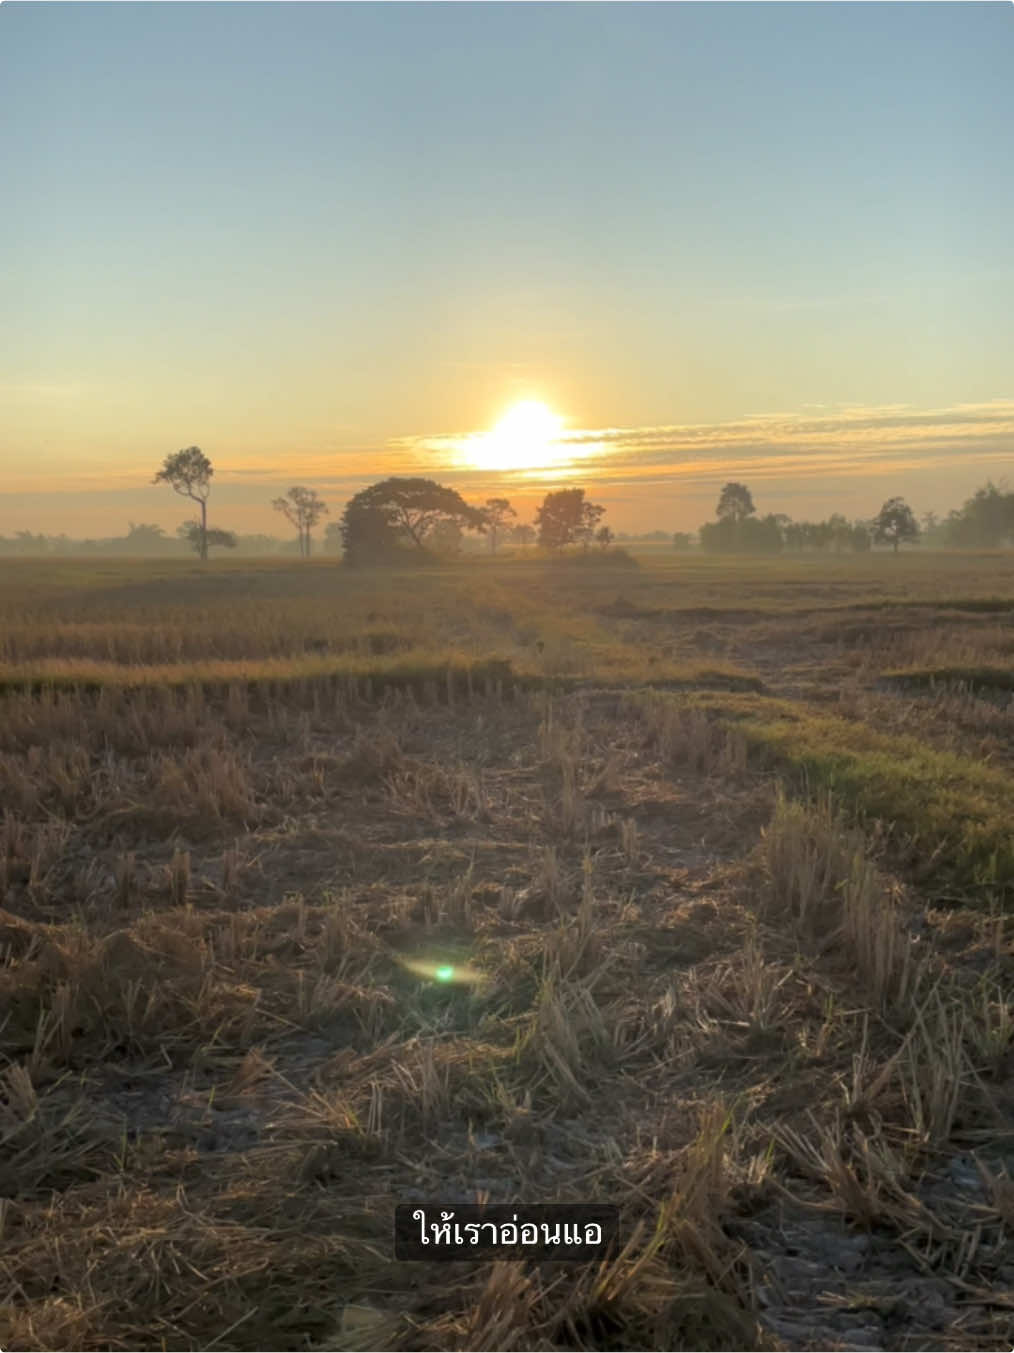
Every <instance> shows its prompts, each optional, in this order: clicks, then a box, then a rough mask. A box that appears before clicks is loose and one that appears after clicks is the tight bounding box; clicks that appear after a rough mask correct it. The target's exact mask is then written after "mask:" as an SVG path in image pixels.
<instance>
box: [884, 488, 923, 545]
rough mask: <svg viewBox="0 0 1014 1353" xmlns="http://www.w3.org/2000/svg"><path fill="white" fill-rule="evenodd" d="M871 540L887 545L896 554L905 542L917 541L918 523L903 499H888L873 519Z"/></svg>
mask: <svg viewBox="0 0 1014 1353" xmlns="http://www.w3.org/2000/svg"><path fill="white" fill-rule="evenodd" d="M873 538H874V540H876V541H877V542H878V543H879V544H888V545H892V546H893V547H894V553H895V554H897V553H898V546H899V545H901V544H903V543H904V542H905V541H910V540H912V541H914V540H918V539H919V523H918V522H917V521H916V519H915V513H914V512H913V511H912V509H911V508H910V507H909V505H908V503H906V502H905V500H904V498H888V500H887V502H886V503H885V504H884V505H883V507H882V508H881V509H880V511H879V512H878V513H877V515H876V516H875V517H874V518H873Z"/></svg>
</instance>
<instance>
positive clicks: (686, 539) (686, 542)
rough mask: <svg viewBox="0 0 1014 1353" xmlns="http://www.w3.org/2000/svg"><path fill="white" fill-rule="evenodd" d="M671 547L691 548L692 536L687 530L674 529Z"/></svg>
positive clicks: (683, 549)
mask: <svg viewBox="0 0 1014 1353" xmlns="http://www.w3.org/2000/svg"><path fill="white" fill-rule="evenodd" d="M672 543H673V549H676V550H680V551H685V550H690V549H693V545H694V538H693V536H692V535H691V533H690V532H689V531H674V532H673V537H672Z"/></svg>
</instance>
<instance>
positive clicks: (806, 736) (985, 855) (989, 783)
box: [635, 694, 1014, 906]
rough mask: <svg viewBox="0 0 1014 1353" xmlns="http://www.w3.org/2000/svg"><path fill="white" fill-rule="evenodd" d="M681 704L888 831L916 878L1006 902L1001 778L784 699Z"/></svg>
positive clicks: (1011, 890) (1009, 874)
mask: <svg viewBox="0 0 1014 1353" xmlns="http://www.w3.org/2000/svg"><path fill="white" fill-rule="evenodd" d="M635 698H636V697H635ZM655 698H656V699H657V698H664V697H659V696H656V697H655ZM686 700H687V702H688V703H689V704H691V705H696V706H697V707H698V708H702V709H704V710H705V711H707V712H708V713H709V715H710V716H711V717H713V718H714V719H716V720H718V721H719V722H721V723H723V724H725V725H726V726H728V727H730V728H736V729H738V730H739V731H740V732H741V733H742V734H743V736H744V737H745V739H746V741H747V746H748V748H749V750H750V753H751V758H752V759H753V760H755V762H759V763H760V764H762V765H766V766H770V767H772V768H777V769H780V770H782V771H785V772H788V774H789V775H790V777H791V778H793V779H795V780H796V781H797V783H799V784H800V785H804V786H806V787H808V788H809V789H810V790H816V789H827V790H830V792H831V793H832V794H833V795H834V796H835V797H836V798H837V799H838V801H839V802H841V803H842V804H843V806H846V807H848V808H849V809H850V810H851V811H852V812H853V813H854V814H855V815H856V816H857V817H858V818H859V819H860V820H861V821H866V822H869V821H870V820H880V821H882V822H884V823H886V824H889V825H890V826H891V827H892V828H893V831H892V836H893V839H894V840H895V842H896V843H904V844H905V846H906V853H908V854H909V855H910V857H911V859H912V860H913V861H915V862H916V863H917V872H922V873H924V874H925V875H926V876H927V877H928V878H931V879H933V880H934V881H936V880H939V881H941V882H944V881H946V882H947V884H948V885H949V886H952V887H953V886H958V887H961V888H969V889H975V890H978V893H979V894H983V893H984V894H985V895H986V896H987V897H993V898H995V899H998V900H999V901H1000V902H1001V903H1002V904H1003V905H1005V906H1009V905H1011V904H1012V903H1014V883H1012V880H1014V778H1012V777H1011V776H1010V775H1009V774H1006V773H1005V772H1004V771H1002V770H1000V769H997V768H995V767H993V766H987V765H984V764H982V763H981V762H979V761H975V760H973V759H972V758H970V757H964V756H960V755H958V754H956V753H954V752H949V751H941V750H937V749H935V748H933V747H930V746H927V745H926V743H925V742H922V741H920V740H919V739H917V738H914V737H908V736H903V735H895V734H889V733H882V732H878V731H877V730H875V729H872V728H870V727H868V726H867V725H865V724H861V723H855V722H852V721H850V720H847V719H842V718H838V717H836V716H833V715H828V714H824V713H821V712H818V711H815V710H812V709H811V708H810V707H808V706H805V705H800V704H790V703H789V702H787V701H784V700H774V699H769V698H766V697H763V696H756V695H736V694H732V695H729V696H726V697H724V698H723V697H715V696H709V695H705V694H702V695H699V696H696V697H695V696H689V697H686ZM899 839H900V840H899Z"/></svg>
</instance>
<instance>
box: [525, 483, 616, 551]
mask: <svg viewBox="0 0 1014 1353" xmlns="http://www.w3.org/2000/svg"><path fill="white" fill-rule="evenodd" d="M604 512H605V508H604V507H600V506H599V505H598V504H597V503H589V502H586V500H585V496H584V489H556V490H555V491H554V492H552V493H547V494H546V496H545V498H544V499H543V500H542V506H541V507H540V508H539V509H538V511H537V512H536V513H535V525H536V526H537V527H538V531H539V544H540V545H541V546H542V548H543V549H546V550H553V551H557V550H562V549H565V548H566V546H568V545H572V544H573V543H574V542H575V541H576V540H580V541H582V542H583V543H584V545H585V548H586V549H587V547H588V545H589V544H590V543H591V540H592V537H593V536H594V534H595V529H596V527H597V526H598V523H599V520H600V519H601V517H602V515H603V513H604Z"/></svg>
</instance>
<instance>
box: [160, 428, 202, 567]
mask: <svg viewBox="0 0 1014 1353" xmlns="http://www.w3.org/2000/svg"><path fill="white" fill-rule="evenodd" d="M214 473H215V471H214V470H213V469H212V465H211V461H210V460H209V459H208V458H207V456H206V455H205V454H204V452H203V451H202V450H201V448H200V447H199V446H188V447H185V448H184V449H183V450H182V451H173V452H172V453H171V454H170V455H168V456H166V458H165V460H164V461H163V462H162V468H161V470H159V472H158V474H157V475H156V476H155V478H154V479H153V480H152V481H151V482H152V483H153V484H161V483H165V484H168V485H169V487H170V488H171V489H172V490H173V492H174V493H178V494H180V495H181V496H182V497H184V498H190V499H192V500H193V501H194V502H195V503H197V504H198V506H199V507H200V509H201V519H200V521H199V522H198V523H197V525H198V528H199V530H200V543H199V548H198V551H197V552H198V554H199V555H200V556H201V558H202V559H207V557H208V494H209V493H210V492H211V476H212V475H213V474H214Z"/></svg>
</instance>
